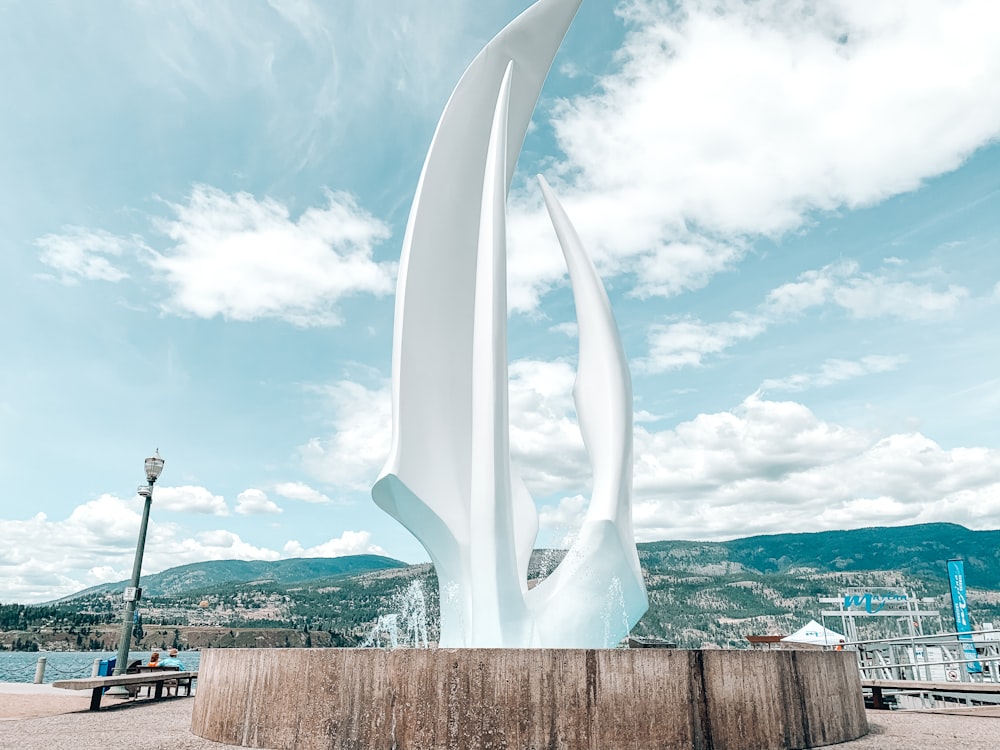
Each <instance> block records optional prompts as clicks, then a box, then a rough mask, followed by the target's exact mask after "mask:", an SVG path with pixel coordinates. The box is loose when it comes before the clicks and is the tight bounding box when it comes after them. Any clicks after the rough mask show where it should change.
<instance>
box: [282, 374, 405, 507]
mask: <svg viewBox="0 0 1000 750" xmlns="http://www.w3.org/2000/svg"><path fill="white" fill-rule="evenodd" d="M315 390H316V391H317V392H318V393H319V394H321V395H322V396H323V397H324V398H325V399H326V400H327V401H328V403H329V408H330V409H331V410H332V412H333V417H332V425H331V427H332V429H333V434H332V435H330V436H329V437H327V438H319V437H315V438H312V439H311V440H310V441H309V442H308V443H306V444H305V445H303V446H301V447H300V448H299V454H300V456H301V457H302V466H303V468H304V469H305V471H307V472H308V473H309V474H310V475H311V476H313V477H315V478H317V479H319V480H320V481H321V482H326V483H329V484H334V485H338V486H341V487H347V488H350V489H353V490H363V491H368V490H370V489H371V486H372V484H373V483H374V482H375V478H376V476H377V475H378V471H379V469H381V468H382V465H383V464H384V463H385V459H386V457H387V456H388V455H389V443H390V440H391V438H392V401H391V399H390V396H389V385H388V384H387V383H386V384H385V385H383V386H382V387H380V388H377V389H369V388H367V387H366V386H364V385H361V384H359V383H354V382H352V381H349V380H342V381H339V382H337V383H334V384H333V385H329V386H322V387H318V388H316V389H315Z"/></svg>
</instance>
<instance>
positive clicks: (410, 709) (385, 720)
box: [192, 649, 868, 750]
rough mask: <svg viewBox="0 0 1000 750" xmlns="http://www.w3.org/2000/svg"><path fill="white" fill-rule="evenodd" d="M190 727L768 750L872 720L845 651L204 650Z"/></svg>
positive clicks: (316, 738)
mask: <svg viewBox="0 0 1000 750" xmlns="http://www.w3.org/2000/svg"><path fill="white" fill-rule="evenodd" d="M192 731H193V732H194V733H195V734H197V735H199V736H201V737H204V738H206V739H210V740H215V741H217V742H223V743H227V744H235V745H242V746H244V747H259V748H272V749H273V750H314V749H315V750H319V749H320V748H322V749H323V750H383V749H384V750H390V748H394V749H396V750H485V749H486V748H492V749H494V750H501V749H504V748H509V749H510V750H543V749H544V750H555V749H556V748H560V749H566V750H584V749H586V750H652V749H653V748H677V749H678V750H681V749H684V750H686V749H688V748H691V749H693V750H770V749H771V748H775V749H777V748H814V747H822V746H825V745H831V744H835V743H838V742H846V741H848V740H853V739H856V738H858V737H861V736H864V735H865V734H867V733H868V722H867V719H866V718H865V712H864V704H863V701H862V696H861V683H860V679H859V677H858V670H857V665H856V662H855V658H854V654H852V653H850V652H847V651H842V652H819V651H816V652H812V651H722V650H718V651H715V650H713V651H687V650H673V649H632V650H628V649H609V650H584V649H454V650H452V649H427V650H424V649H397V650H393V651H385V650H379V649H222V650H215V649H213V650H207V651H205V652H203V654H202V660H201V665H200V668H199V678H198V690H197V697H196V699H195V705H194V711H193V715H192Z"/></svg>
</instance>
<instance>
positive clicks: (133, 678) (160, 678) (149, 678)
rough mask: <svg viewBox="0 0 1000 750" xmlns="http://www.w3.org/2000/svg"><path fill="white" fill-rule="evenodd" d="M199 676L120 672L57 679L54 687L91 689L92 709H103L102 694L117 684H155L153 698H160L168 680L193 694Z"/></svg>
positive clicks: (185, 673) (163, 671)
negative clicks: (193, 687)
mask: <svg viewBox="0 0 1000 750" xmlns="http://www.w3.org/2000/svg"><path fill="white" fill-rule="evenodd" d="M197 677H198V673H197V672H180V671H176V670H162V671H156V672H147V673H145V674H120V675H112V676H111V677H81V678H79V679H75V680H56V681H55V682H53V683H52V687H57V688H66V689H68V690H91V691H93V692H92V693H91V696H90V710H91V711H100V710H101V696H102V695H103V694H104V689H105V688H108V687H113V686H115V685H124V686H125V687H133V686H134V687H139V686H140V685H152V686H153V690H154V692H153V700H160V698H162V697H163V684H164V683H166V682H176V683H177V688H178V693H179V692H180V688H181V686H184V687H186V688H187V695H191V682H192V680H194V679H196V678H197Z"/></svg>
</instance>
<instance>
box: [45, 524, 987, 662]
mask: <svg viewBox="0 0 1000 750" xmlns="http://www.w3.org/2000/svg"><path fill="white" fill-rule="evenodd" d="M638 550H639V559H640V564H641V565H642V568H643V572H644V575H645V580H646V586H647V590H648V592H649V600H650V607H649V610H648V612H647V613H646V614H645V616H644V617H643V618H642V619H641V620H640V622H639V623H638V624H637V625H636V627H635V628H633V633H634V634H637V635H647V636H656V637H659V638H665V639H667V640H670V641H673V642H675V643H677V644H679V645H681V646H692V647H700V646H708V645H717V646H728V647H745V646H746V639H745V637H746V635H749V634H763V633H788V632H792V631H793V630H794V629H797V628H798V627H799V626H801V625H802V624H804V623H806V622H808V621H809V620H810V619H819V613H820V611H821V609H822V608H823V607H824V606H829V605H821V603H820V602H819V598H820V597H831V596H838V595H839V594H840V593H841V592H843V591H845V590H847V589H850V588H856V587H865V588H873V587H875V588H878V587H893V588H897V589H904V590H905V591H907V592H908V593H910V594H911V595H913V596H918V597H922V598H925V599H926V600H927V601H926V602H925V603H923V604H922V607H923V608H925V609H926V608H928V607H929V608H931V609H936V610H938V611H940V613H941V616H940V621H939V622H938V623H936V624H932V625H931V627H932V628H938V627H939V628H941V629H942V630H949V629H951V628H950V625H949V623H950V619H949V618H950V598H949V595H948V591H949V589H948V577H947V569H946V563H947V561H948V560H949V559H955V558H957V559H962V560H964V561H965V572H966V578H967V581H968V587H969V592H968V600H969V609H970V614H971V616H972V619H973V622H974V623H983V622H996V623H997V625H998V627H1000V531H973V530H970V529H967V528H965V527H962V526H958V525H956V524H945V523H936V524H922V525H918V526H903V527H877V528H864V529H855V530H850V531H825V532H818V533H802V534H772V535H766V536H753V537H746V538H740V539H733V540H730V541H723V542H693V541H662V542H650V543H643V544H639V545H638ZM563 554H564V552H562V551H560V550H538V551H536V553H535V555H534V556H533V559H532V564H531V568H530V572H529V577H530V578H539V579H540V578H544V577H545V576H546V575H548V574H549V573H550V572H551V571H552V570H553V569H554V567H555V566H556V565H557V564H558V562H559V560H561V558H562V555H563ZM125 585H126V582H125V581H120V582H117V583H109V584H104V585H102V586H96V587H93V588H90V589H86V590H84V591H81V592H79V593H77V594H74V595H72V596H69V597H65V598H64V599H61V600H59V601H58V602H53V603H52V607H54V608H55V610H58V611H60V612H63V613H67V614H66V616H67V617H69V616H70V615H69V614H68V613H72V616H73V617H78V616H81V615H83V616H87V617H92V618H93V621H94V622H98V621H106V622H108V623H114V622H115V621H116V617H117V616H119V615H118V612H119V611H120V606H121V605H120V603H121V596H120V592H121V591H122V590H123V589H124V588H125ZM142 586H143V589H144V594H143V599H142V603H141V606H140V611H141V612H142V616H143V619H144V621H145V622H146V623H147V624H148V625H149V626H159V627H161V628H163V630H162V632H163V633H168V634H169V635H170V638H172V639H173V640H175V641H176V640H178V639H179V640H180V642H181V644H182V645H183V643H184V639H185V638H186V637H187V636H186V634H185V632H186V631H183V630H182V629H183V628H188V629H198V628H201V629H203V630H205V631H206V632H207V631H208V630H211V629H213V628H214V629H215V630H213V631H212V632H213V633H215V634H216V635H213V636H211V637H209V636H207V635H204V633H202V634H201V635H199V636H198V637H199V638H201V639H202V640H199V641H198V644H199V645H245V641H246V639H250V638H251V637H252V638H254V639H256V642H258V643H261V642H268V643H270V642H271V641H272V640H273V637H271V636H273V633H270V631H268V632H266V633H265V635H267V637H265V635H261V634H260V632H264V631H266V630H267V629H284V632H285V635H283V636H282V638H283V640H282V641H281V643H282V644H290V645H296V644H301V643H312V644H314V645H326V644H336V645H350V644H356V643H360V642H362V641H364V640H365V638H366V637H369V634H370V633H371V631H372V629H373V627H374V626H375V625H376V623H377V622H378V621H379V616H380V615H383V614H388V613H392V612H400V611H404V610H405V611H410V612H412V611H413V607H414V601H413V600H414V598H415V597H416V598H417V599H419V602H418V603H419V606H420V607H422V608H425V609H426V611H427V613H428V617H427V620H428V625H427V628H428V636H429V638H430V640H431V641H433V640H434V639H435V638H436V625H435V621H436V614H435V613H436V611H437V597H438V592H437V579H436V576H435V575H434V571H433V568H432V567H431V566H430V565H429V564H422V565H405V564H404V563H402V562H400V561H398V560H393V559H390V558H386V557H380V556H377V555H360V556H351V557H338V558H329V559H326V558H309V559H294V560H280V561H276V562H262V561H254V562H245V561H236V560H226V561H213V562H203V563H195V564H191V565H183V566H180V567H177V568H171V569H170V570H166V571H163V572H162V573H157V574H154V575H149V576H144V577H143V579H142ZM51 619H52V618H51V617H50V618H49V620H50V621H51ZM882 619H884V618H882ZM171 628H172V629H173V630H170V629H171ZM147 629H148V627H147ZM248 629H249V630H248ZM251 630H253V632H254V635H252V636H251V634H250V633H251ZM258 631H260V632H258ZM219 633H223V634H224V636H225V638H224V639H223V641H219V640H218V638H217V637H216V636H217V635H218V634H219ZM289 633H291V634H292V637H291V638H289V635H288V634H289ZM317 634H319V635H322V637H319V635H317ZM88 636H89V637H91V638H93V635H92V634H88ZM202 636H204V637H203V638H202ZM108 637H109V638H112V639H113V637H114V636H113V628H112V629H109V636H108ZM158 637H159V636H158ZM193 638H194V635H192V636H191V638H190V639H188V642H189V643H190V644H194V643H195V641H194V640H193ZM241 638H242V639H243V641H241ZM227 639H228V640H227ZM77 641H78V642H79V639H77ZM85 642H86V641H85ZM279 645H280V644H279Z"/></svg>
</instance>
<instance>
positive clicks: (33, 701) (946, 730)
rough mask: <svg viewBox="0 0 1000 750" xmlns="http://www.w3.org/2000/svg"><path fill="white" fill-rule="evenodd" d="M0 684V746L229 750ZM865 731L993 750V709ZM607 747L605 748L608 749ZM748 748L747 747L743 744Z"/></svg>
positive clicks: (929, 749)
mask: <svg viewBox="0 0 1000 750" xmlns="http://www.w3.org/2000/svg"><path fill="white" fill-rule="evenodd" d="M81 692H83V695H81V694H80V692H77V691H72V690H59V689H56V688H53V687H52V686H50V685H21V684H17V685H13V684H10V683H7V684H3V683H0V750H231V749H232V746H231V745H221V744H219V743H217V742H209V741H208V740H204V739H202V738H201V737H197V736H195V735H193V734H192V733H191V729H190V726H191V709H192V708H193V707H194V700H192V699H190V698H173V699H168V700H163V701H156V702H153V701H138V702H129V701H117V700H116V699H113V698H105V699H104V701H105V703H104V705H106V706H110V708H108V709H107V710H104V711H101V712H100V713H93V712H89V711H87V706H88V705H89V702H90V693H89V692H88V691H81ZM868 722H869V724H870V725H871V727H872V733H871V734H870V735H868V736H867V737H863V738H862V739H860V740H855V741H854V742H845V743H843V744H841V745H835V746H833V747H834V748H836V750H997V748H1000V710H998V709H997V708H983V709H965V708H956V709H950V710H947V711H869V712H868ZM609 750H610V749H609ZM748 750H749V749H748Z"/></svg>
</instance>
